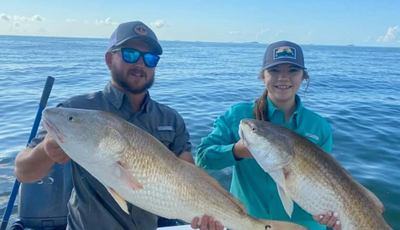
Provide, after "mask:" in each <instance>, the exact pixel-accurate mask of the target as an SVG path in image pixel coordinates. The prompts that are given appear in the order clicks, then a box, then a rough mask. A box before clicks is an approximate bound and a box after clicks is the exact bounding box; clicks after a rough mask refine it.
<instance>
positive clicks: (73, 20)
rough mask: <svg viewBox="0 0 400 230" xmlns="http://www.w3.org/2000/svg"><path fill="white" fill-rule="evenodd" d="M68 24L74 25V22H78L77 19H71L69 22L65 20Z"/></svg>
mask: <svg viewBox="0 0 400 230" xmlns="http://www.w3.org/2000/svg"><path fill="white" fill-rule="evenodd" d="M65 21H66V22H67V23H74V22H76V20H75V19H69V18H67V20H65Z"/></svg>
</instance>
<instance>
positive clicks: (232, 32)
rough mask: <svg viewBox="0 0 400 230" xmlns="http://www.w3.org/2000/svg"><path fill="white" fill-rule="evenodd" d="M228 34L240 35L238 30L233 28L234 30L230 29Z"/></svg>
mask: <svg viewBox="0 0 400 230" xmlns="http://www.w3.org/2000/svg"><path fill="white" fill-rule="evenodd" d="M229 34H230V35H233V36H237V35H240V32H239V31H236V30H235V31H230V32H229Z"/></svg>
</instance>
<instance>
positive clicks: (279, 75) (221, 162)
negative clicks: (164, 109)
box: [196, 41, 341, 230]
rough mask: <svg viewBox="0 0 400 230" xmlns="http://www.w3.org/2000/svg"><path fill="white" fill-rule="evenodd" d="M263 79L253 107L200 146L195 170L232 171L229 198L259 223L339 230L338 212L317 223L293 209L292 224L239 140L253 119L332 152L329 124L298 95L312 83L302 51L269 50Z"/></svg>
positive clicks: (230, 115)
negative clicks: (242, 128) (244, 122)
mask: <svg viewBox="0 0 400 230" xmlns="http://www.w3.org/2000/svg"><path fill="white" fill-rule="evenodd" d="M259 78H260V79H261V80H262V81H263V82H264V84H265V91H264V93H263V94H262V95H261V97H260V98H258V99H257V100H256V101H255V102H245V103H239V104H235V105H233V106H232V107H231V108H230V109H229V110H228V111H227V112H226V113H225V114H224V115H222V116H220V117H219V118H218V119H217V120H216V121H215V123H214V130H213V131H212V132H211V133H210V134H209V135H208V136H207V137H204V138H203V139H202V141H201V144H200V145H199V148H198V153H197V159H196V164H197V165H199V166H200V167H202V168H205V169H217V170H218V169H223V168H225V167H229V166H233V173H232V184H231V193H232V194H233V195H234V196H235V197H236V198H238V199H239V200H241V201H242V202H243V203H244V205H245V206H246V208H247V210H248V213H249V214H250V215H252V216H254V217H256V218H262V219H273V220H282V221H292V222H295V223H298V224H301V225H303V226H306V227H308V228H309V229H312V230H322V229H326V226H328V227H333V228H334V230H340V229H341V227H340V221H339V220H338V216H337V213H335V212H329V213H323V214H322V213H321V215H318V216H314V217H313V216H311V215H310V214H308V213H306V212H305V211H303V210H302V209H301V208H300V207H299V206H297V205H296V204H295V208H294V212H293V214H292V218H290V217H289V216H288V215H287V214H286V212H285V210H284V208H283V205H282V203H281V200H280V198H279V194H278V191H277V187H276V184H275V182H274V181H273V179H272V178H271V177H270V176H269V175H268V174H267V173H265V172H264V171H263V170H262V169H261V167H260V166H259V165H258V164H257V163H256V161H255V160H254V159H253V157H252V155H251V153H250V152H249V150H248V149H247V148H246V147H244V146H243V143H242V141H241V140H240V137H239V134H238V130H239V122H240V120H242V119H244V118H255V119H259V120H266V121H269V122H272V123H274V124H278V125H281V126H284V127H287V128H289V129H292V130H294V131H296V132H297V133H299V134H300V135H302V136H304V137H306V138H308V139H309V140H310V141H312V142H314V143H315V144H317V145H319V146H320V147H321V148H323V149H324V150H325V151H327V152H329V153H330V152H331V151H332V131H331V127H330V125H329V123H328V122H327V121H326V120H325V119H324V118H323V117H321V116H319V115H318V114H316V113H314V112H312V111H311V110H308V109H306V108H305V107H304V106H303V105H302V104H301V100H300V97H299V96H298V95H297V94H296V93H297V91H298V89H299V87H300V85H301V83H302V82H303V81H304V80H306V81H307V83H308V81H309V76H308V73H307V71H306V68H305V65H304V57H303V51H302V49H301V48H300V46H299V45H297V44H295V43H292V42H289V41H279V42H276V43H273V44H271V45H270V46H269V47H268V48H267V51H266V53H265V56H264V63H263V66H262V69H261V71H260V75H259ZM332 211H334V210H332Z"/></svg>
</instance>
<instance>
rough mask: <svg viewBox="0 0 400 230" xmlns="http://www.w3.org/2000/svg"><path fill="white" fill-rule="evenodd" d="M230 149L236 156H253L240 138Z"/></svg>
mask: <svg viewBox="0 0 400 230" xmlns="http://www.w3.org/2000/svg"><path fill="white" fill-rule="evenodd" d="M232 150H233V154H234V155H235V157H236V158H239V159H240V158H254V157H253V155H251V153H250V151H249V149H248V148H247V147H245V146H244V144H243V141H242V140H241V139H240V140H239V141H238V142H237V143H236V144H235V145H234V146H233V149H232Z"/></svg>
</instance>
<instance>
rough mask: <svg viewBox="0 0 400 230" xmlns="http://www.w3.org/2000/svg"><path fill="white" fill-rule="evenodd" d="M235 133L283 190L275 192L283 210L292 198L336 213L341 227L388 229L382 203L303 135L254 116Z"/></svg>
mask: <svg viewBox="0 0 400 230" xmlns="http://www.w3.org/2000/svg"><path fill="white" fill-rule="evenodd" d="M239 134H240V136H241V138H242V139H243V142H244V145H245V146H246V147H247V148H248V149H249V150H250V152H251V153H252V155H253V156H254V158H255V160H256V161H257V163H258V164H259V165H260V166H261V168H263V169H264V171H266V172H267V173H269V174H270V175H271V177H272V178H273V179H274V181H275V182H276V184H277V186H278V190H279V188H281V189H282V191H284V194H286V195H280V197H281V200H282V201H283V204H284V206H285V210H286V212H287V213H288V215H289V216H290V215H291V211H292V210H291V208H290V203H292V200H293V201H295V202H296V203H297V204H298V205H299V206H300V207H301V208H302V209H304V210H305V211H306V212H308V213H309V214H312V215H314V216H315V215H320V214H324V213H327V212H329V211H334V212H337V213H339V217H338V218H339V220H340V222H341V226H342V230H365V229H380V230H392V228H391V227H390V226H389V225H388V224H387V223H386V222H385V220H384V218H383V217H382V214H381V210H380V209H382V211H383V205H382V203H381V202H380V201H379V200H378V198H377V197H376V196H375V195H374V194H372V192H370V191H368V190H367V189H366V188H365V187H363V186H362V185H361V184H359V183H358V182H356V181H355V180H354V179H353V178H352V177H351V176H350V174H349V173H348V172H347V171H346V170H345V169H344V168H343V167H342V166H341V165H340V164H339V162H337V161H336V160H335V159H334V158H333V157H332V156H331V155H330V154H328V153H326V152H325V151H324V150H322V149H321V148H320V147H319V146H317V145H315V144H314V143H312V142H311V141H309V140H308V139H306V138H304V137H302V136H300V135H299V134H297V133H296V132H294V131H292V130H289V129H287V128H285V127H282V126H278V125H274V124H272V123H270V122H266V121H260V120H255V119H243V120H242V121H241V123H240V131H239ZM286 197H289V199H287V198H286ZM287 201H289V202H287ZM285 203H286V205H285Z"/></svg>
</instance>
